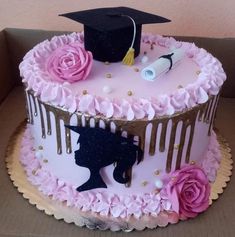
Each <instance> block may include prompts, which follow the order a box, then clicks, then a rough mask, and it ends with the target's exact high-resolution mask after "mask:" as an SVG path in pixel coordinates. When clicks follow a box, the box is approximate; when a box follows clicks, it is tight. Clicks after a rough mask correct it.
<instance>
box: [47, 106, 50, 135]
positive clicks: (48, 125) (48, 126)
mask: <svg viewBox="0 0 235 237" xmlns="http://www.w3.org/2000/svg"><path fill="white" fill-rule="evenodd" d="M46 118H47V135H51V118H50V112H49V110H46Z"/></svg>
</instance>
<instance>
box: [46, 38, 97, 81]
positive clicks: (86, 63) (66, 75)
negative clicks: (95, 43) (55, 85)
mask: <svg viewBox="0 0 235 237" xmlns="http://www.w3.org/2000/svg"><path fill="white" fill-rule="evenodd" d="M92 61H93V56H92V53H91V52H89V51H86V50H85V49H84V47H83V46H82V45H81V44H80V43H71V44H67V45H64V46H61V47H59V48H57V49H56V50H55V51H53V53H52V54H51V55H50V57H49V58H48V61H47V64H46V67H47V71H48V73H49V74H50V75H51V77H52V79H54V80H56V81H58V82H70V83H73V82H76V81H80V80H85V79H86V78H87V76H88V75H89V73H90V71H91V67H92Z"/></svg>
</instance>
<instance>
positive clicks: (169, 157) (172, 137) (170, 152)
mask: <svg viewBox="0 0 235 237" xmlns="http://www.w3.org/2000/svg"><path fill="white" fill-rule="evenodd" d="M177 125H178V121H177V120H176V121H174V120H172V128H171V135H170V142H169V148H168V154H167V161H166V171H167V172H168V173H169V172H170V171H171V165H172V158H173V153H174V144H175V135H176V129H177Z"/></svg>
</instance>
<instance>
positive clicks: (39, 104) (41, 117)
mask: <svg viewBox="0 0 235 237" xmlns="http://www.w3.org/2000/svg"><path fill="white" fill-rule="evenodd" d="M38 107H39V113H40V120H41V130H42V138H46V133H45V123H44V116H43V111H42V102H41V101H39V100H38Z"/></svg>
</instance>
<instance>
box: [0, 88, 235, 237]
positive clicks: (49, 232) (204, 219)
mask: <svg viewBox="0 0 235 237" xmlns="http://www.w3.org/2000/svg"><path fill="white" fill-rule="evenodd" d="M24 106H25V102H24V93H23V88H22V87H16V88H14V89H13V90H12V92H11V93H10V94H9V96H8V97H7V98H6V100H5V101H4V102H3V103H2V104H1V105H0V118H1V120H0V121H1V123H0V131H1V136H0V194H1V195H0V213H1V215H0V236H1V237H9V236H12V237H13V236H22V237H39V236H40V237H42V236H44V237H45V236H46V237H47V236H50V237H62V236H70V237H73V236H76V237H78V236H84V237H85V236H94V237H98V236H106V237H111V236H112V237H114V236H119V237H121V236H127V235H128V236H130V237H132V236H139V237H140V236H148V237H152V236H154V237H156V236H161V237H165V236H171V237H172V236H174V237H177V236H180V237H184V236H187V237H188V236H190V237H193V236H200V237H204V236H213V237H216V236H219V237H221V236H223V237H230V236H231V237H232V236H234V235H235V234H234V233H235V175H233V176H232V177H231V181H230V183H229V184H228V187H227V188H226V189H225V191H224V193H223V194H222V195H221V196H220V198H219V199H218V200H217V201H215V202H214V203H213V205H212V206H211V207H210V208H209V209H208V210H207V211H206V212H205V213H203V214H201V215H199V216H198V217H197V218H195V219H191V220H188V221H181V222H179V223H178V224H175V225H169V226H167V227H166V228H157V229H154V230H145V231H140V232H138V231H133V232H130V233H124V232H117V233H113V232H110V231H100V230H89V229H87V228H80V227H77V226H75V225H74V224H67V223H65V222H64V221H62V220H61V221H58V220H56V219H54V218H53V217H52V216H47V215H46V214H45V213H44V212H42V211H39V210H37V209H36V207H35V206H33V205H31V204H30V203H29V202H28V201H27V200H26V199H24V198H23V196H22V194H20V193H19V192H18V191H17V189H16V188H15V187H14V186H13V184H12V182H11V180H10V179H9V177H8V174H7V170H6V168H5V162H4V159H5V150H6V147H7V143H8V140H9V137H10V136H11V134H12V133H13V132H14V130H15V128H16V127H17V126H18V124H19V123H20V122H21V121H23V120H24V119H25V117H26V113H25V108H24ZM215 126H216V128H218V129H219V131H220V133H221V134H222V135H223V136H224V137H225V138H226V139H227V141H228V142H229V144H230V147H231V149H232V155H233V157H235V99H229V98H221V99H220V102H219V107H218V112H217V118H216V124H215Z"/></svg>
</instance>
